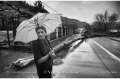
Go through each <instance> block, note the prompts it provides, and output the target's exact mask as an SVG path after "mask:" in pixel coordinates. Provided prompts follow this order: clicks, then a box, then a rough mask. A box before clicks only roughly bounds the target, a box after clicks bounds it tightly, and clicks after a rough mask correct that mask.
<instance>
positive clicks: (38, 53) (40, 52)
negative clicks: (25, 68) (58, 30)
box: [32, 39, 53, 70]
mask: <svg viewBox="0 0 120 79" xmlns="http://www.w3.org/2000/svg"><path fill="white" fill-rule="evenodd" d="M47 42H48V43H49V41H48V40H47ZM47 42H46V41H45V40H39V39H37V40H35V41H33V43H32V50H33V53H34V61H35V64H36V66H37V68H38V69H39V70H42V69H48V68H49V67H51V66H52V65H53V59H52V58H51V57H49V58H48V59H47V61H45V62H42V63H41V64H38V63H37V61H38V60H39V59H40V58H41V57H43V56H45V55H46V54H48V53H49V52H50V47H49V46H48V44H47ZM49 44H50V43H49Z"/></svg>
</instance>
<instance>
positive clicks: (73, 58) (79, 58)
mask: <svg viewBox="0 0 120 79" xmlns="http://www.w3.org/2000/svg"><path fill="white" fill-rule="evenodd" d="M76 42H78V41H76ZM76 42H75V43H76ZM71 50H73V51H72V52H70V53H69V55H67V56H66V58H65V59H64V63H63V64H62V65H59V66H58V67H55V66H54V67H53V73H55V74H56V75H55V76H54V77H53V78H111V77H113V76H112V75H111V74H110V72H109V71H108V70H107V69H106V67H105V66H104V65H103V63H102V62H101V60H100V59H99V58H98V57H97V56H96V54H95V53H94V51H93V50H92V48H91V47H90V45H89V44H88V43H87V42H83V43H82V44H81V45H79V46H78V47H77V48H76V49H75V50H74V49H71Z"/></svg>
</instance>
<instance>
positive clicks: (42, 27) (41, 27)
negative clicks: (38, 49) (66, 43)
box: [35, 26, 47, 33]
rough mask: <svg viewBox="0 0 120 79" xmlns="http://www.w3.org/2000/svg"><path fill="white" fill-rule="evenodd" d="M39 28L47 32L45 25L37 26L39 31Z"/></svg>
mask: <svg viewBox="0 0 120 79" xmlns="http://www.w3.org/2000/svg"><path fill="white" fill-rule="evenodd" d="M39 29H43V30H44V31H45V32H46V33H47V31H46V28H45V27H44V26H37V27H36V28H35V31H36V32H37V31H38V30H39Z"/></svg>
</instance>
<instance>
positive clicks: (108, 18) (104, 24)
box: [93, 10, 118, 32]
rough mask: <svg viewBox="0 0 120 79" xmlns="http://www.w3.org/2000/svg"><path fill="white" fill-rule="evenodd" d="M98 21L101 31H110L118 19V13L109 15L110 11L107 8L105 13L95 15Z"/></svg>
mask: <svg viewBox="0 0 120 79" xmlns="http://www.w3.org/2000/svg"><path fill="white" fill-rule="evenodd" d="M95 18H96V23H95V24H94V23H93V24H94V25H96V24H97V27H98V31H99V32H109V30H110V29H111V27H112V26H113V24H115V22H116V21H117V20H118V14H116V13H113V14H111V15H109V13H108V11H107V10H106V11H105V13H104V14H97V15H96V16H95Z"/></svg>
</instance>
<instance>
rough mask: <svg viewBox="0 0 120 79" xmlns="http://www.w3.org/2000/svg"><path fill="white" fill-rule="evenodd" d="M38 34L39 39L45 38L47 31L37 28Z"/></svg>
mask: <svg viewBox="0 0 120 79" xmlns="http://www.w3.org/2000/svg"><path fill="white" fill-rule="evenodd" d="M37 36H38V38H39V39H44V38H45V36H46V32H45V31H44V30H43V29H38V30H37Z"/></svg>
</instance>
